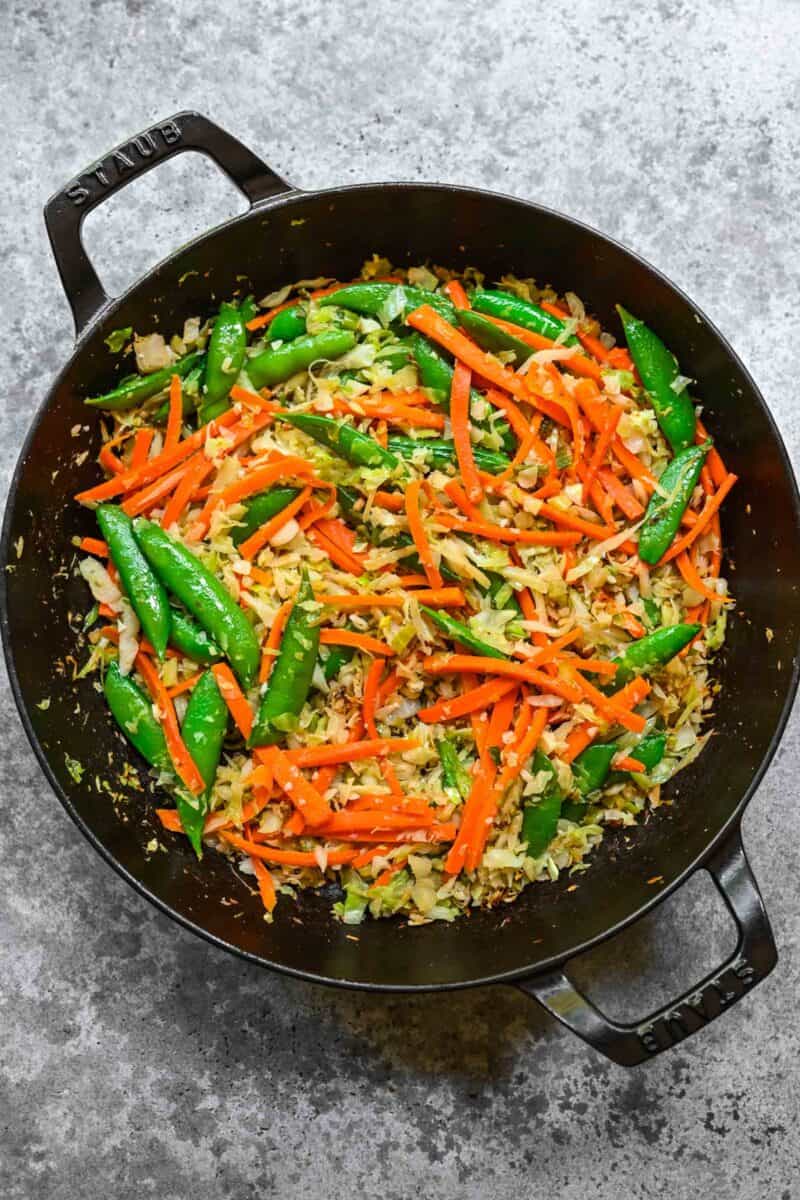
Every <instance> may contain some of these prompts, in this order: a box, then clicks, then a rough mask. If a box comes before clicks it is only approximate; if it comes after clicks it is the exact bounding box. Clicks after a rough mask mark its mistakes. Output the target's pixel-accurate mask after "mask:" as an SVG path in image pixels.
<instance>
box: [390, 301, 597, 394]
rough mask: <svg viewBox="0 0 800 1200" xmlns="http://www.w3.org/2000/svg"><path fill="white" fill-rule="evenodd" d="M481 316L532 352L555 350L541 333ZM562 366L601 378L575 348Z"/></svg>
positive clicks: (594, 366) (591, 364) (565, 347)
mask: <svg viewBox="0 0 800 1200" xmlns="http://www.w3.org/2000/svg"><path fill="white" fill-rule="evenodd" d="M412 315H413V314H412ZM483 315H484V316H485V317H486V320H487V321H491V322H492V324H493V325H496V326H497V327H498V329H504V330H505V331H506V333H510V334H512V335H513V336H514V337H515V338H518V339H519V340H520V341H521V342H525V344H526V345H528V346H530V347H531V349H532V350H553V349H555V348H556V343H555V341H554V340H553V338H549V337H545V336H544V334H541V333H534V332H533V330H531V329H524V328H523V327H522V326H521V325H515V324H514V323H513V322H512V321H504V320H503V319H502V318H501V317H490V316H489V315H488V313H484V314H483ZM409 324H410V322H409ZM558 349H563V350H569V349H572V347H570V346H559V347H558ZM564 366H565V367H566V368H567V370H568V371H572V372H573V374H575V375H585V376H586V377H587V378H588V379H594V380H596V381H597V382H598V383H599V382H600V380H601V379H602V378H603V373H602V370H601V368H600V367H599V366H598V365H597V363H594V362H592V360H591V359H590V358H586V356H585V355H584V354H581V353H580V352H579V351H578V349H577V347H575V353H574V354H572V355H571V356H570V357H569V358H568V359H565V361H564Z"/></svg>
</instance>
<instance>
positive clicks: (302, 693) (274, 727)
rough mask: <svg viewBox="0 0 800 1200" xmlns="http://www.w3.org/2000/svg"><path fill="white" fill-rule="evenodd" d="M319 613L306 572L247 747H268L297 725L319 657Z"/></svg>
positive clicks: (319, 609) (318, 606)
mask: <svg viewBox="0 0 800 1200" xmlns="http://www.w3.org/2000/svg"><path fill="white" fill-rule="evenodd" d="M320 612H321V608H320V605H319V604H317V602H316V600H315V599H314V592H313V590H312V588H311V581H310V579H309V577H308V572H307V571H304V572H303V578H302V580H301V582H300V589H299V591H298V593H297V599H296V600H295V602H294V605H293V607H292V611H291V612H290V613H289V619H288V620H287V622H286V628H285V629H284V631H283V637H282V638H281V648H280V651H279V653H278V657H277V659H276V660H275V665H274V666H273V668H272V671H271V673H270V677H269V680H268V682H267V687H266V691H265V692H264V695H263V696H262V698H261V704H260V705H259V708H258V714H257V716H256V719H255V722H254V724H253V730H252V733H251V734H250V737H249V739H248V742H247V744H248V746H271V745H273V744H274V743H275V742H278V741H280V740H281V738H282V737H283V736H284V735H285V734H286V733H288V732H289V730H290V729H292V728H294V726H295V725H296V722H297V718H298V717H299V715H300V710H301V709H302V707H303V705H304V704H305V702H306V697H307V696H308V693H309V689H310V687H311V678H312V676H313V674H314V666H315V664H316V661H317V654H318V653H319V616H320Z"/></svg>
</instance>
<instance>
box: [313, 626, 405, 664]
mask: <svg viewBox="0 0 800 1200" xmlns="http://www.w3.org/2000/svg"><path fill="white" fill-rule="evenodd" d="M319 640H320V645H322V646H355V648H356V650H363V651H364V652H365V653H366V654H383V655H385V656H386V657H387V658H389V657H391V656H392V655H393V654H394V650H393V649H392V647H391V646H390V645H389V644H388V642H382V641H380V640H379V639H378V638H374V637H369V635H368V634H366V633H355V632H353V630H351V629H323V630H321V632H320V635H319Z"/></svg>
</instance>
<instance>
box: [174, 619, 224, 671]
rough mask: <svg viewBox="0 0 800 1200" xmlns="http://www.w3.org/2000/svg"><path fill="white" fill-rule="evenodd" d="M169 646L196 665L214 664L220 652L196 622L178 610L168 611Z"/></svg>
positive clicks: (220, 656) (219, 656)
mask: <svg viewBox="0 0 800 1200" xmlns="http://www.w3.org/2000/svg"><path fill="white" fill-rule="evenodd" d="M169 616H170V622H169V623H170V630H169V644H170V645H171V646H174V647H175V649H176V650H180V652H181V654H185V655H186V657H187V658H192V659H194V661H195V662H198V663H214V662H217V661H218V659H220V658H222V651H221V650H220V648H219V646H218V645H217V644H216V642H215V641H214V640H213V639H212V638H210V637H209V636H208V634H207V633H206V631H205V629H202V628H201V627H200V626H199V625H198V624H197V623H196V621H195V620H194V619H193V618H192V617H190V616H189V615H188V614H187V613H185V612H181V611H180V609H177V608H171V609H170V613H169Z"/></svg>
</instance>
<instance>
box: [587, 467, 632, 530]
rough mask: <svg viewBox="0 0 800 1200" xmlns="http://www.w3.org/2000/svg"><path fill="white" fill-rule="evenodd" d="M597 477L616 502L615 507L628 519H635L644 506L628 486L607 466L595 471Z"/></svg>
mask: <svg viewBox="0 0 800 1200" xmlns="http://www.w3.org/2000/svg"><path fill="white" fill-rule="evenodd" d="M597 478H598V479H599V480H600V482H601V484H602V485H603V487H604V488H605V490H606V491H607V492H608V494H609V496H610V497H611V499H612V500H613V501H614V503H615V504H616V506H617V508H618V509H619V510H620V512H621V513H623V515H624V516H626V517H627V518H628V520H630V521H635V520H636V519H637V518H638V517H640V516H641V515H642V513H643V512H644V508H643V507H642V505H641V504H640V503H639V501H638V500H637V499H636V497H635V496H634V494H633V492H632V491H631V490H630V488H627V487H626V486H625V484H624V483H623V482H622V480H620V479H618V478H617V476H616V475H615V474H614V472H613V471H610V470H608V468H607V467H606V468H601V469H600V470H599V471H598V472H597Z"/></svg>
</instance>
